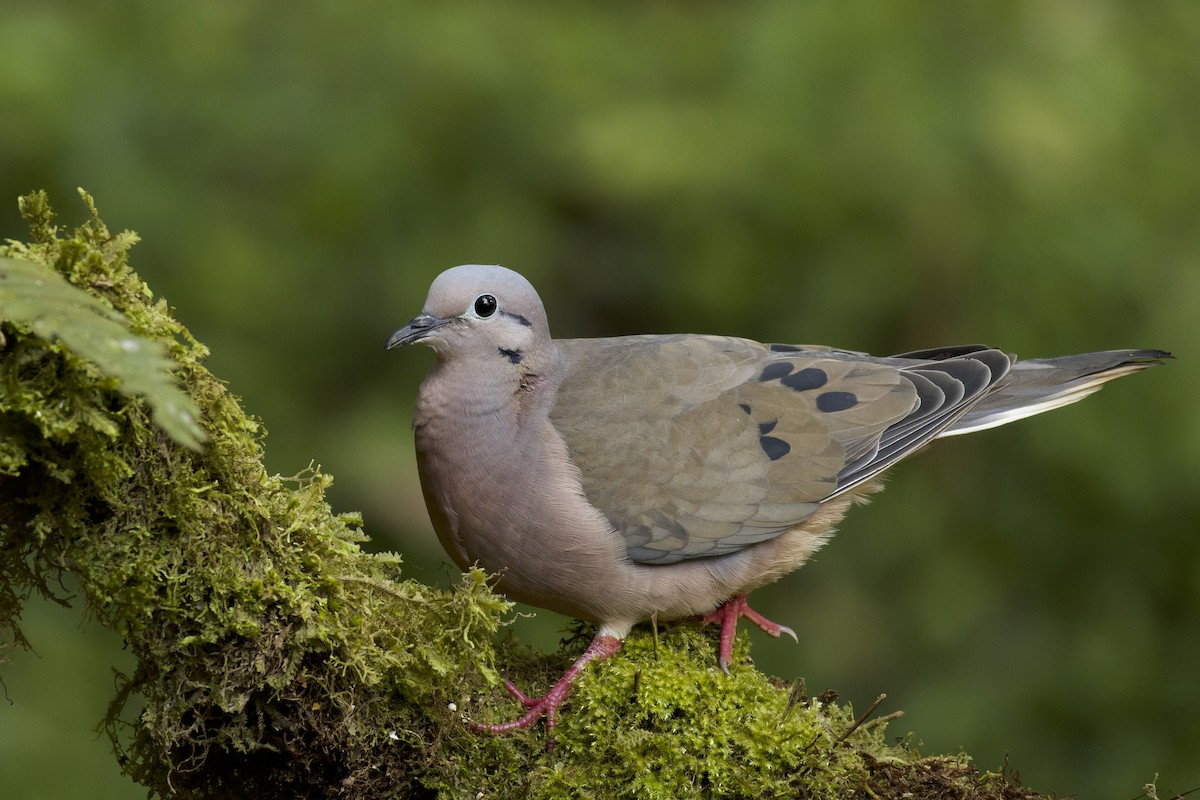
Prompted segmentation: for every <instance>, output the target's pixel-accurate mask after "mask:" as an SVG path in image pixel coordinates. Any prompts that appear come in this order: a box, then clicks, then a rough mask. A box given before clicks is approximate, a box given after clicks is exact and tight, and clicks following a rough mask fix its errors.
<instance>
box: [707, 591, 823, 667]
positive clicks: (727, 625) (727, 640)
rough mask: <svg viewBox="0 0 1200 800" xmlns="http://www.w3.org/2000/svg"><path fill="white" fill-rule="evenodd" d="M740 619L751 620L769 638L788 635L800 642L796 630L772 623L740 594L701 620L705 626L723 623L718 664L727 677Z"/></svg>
mask: <svg viewBox="0 0 1200 800" xmlns="http://www.w3.org/2000/svg"><path fill="white" fill-rule="evenodd" d="M739 619H748V620H750V621H751V622H753V623H754V624H755V625H757V626H758V627H759V628H760V629H761V630H762V632H763V633H765V634H767V635H768V636H774V637H775V638H777V639H778V638H779V634H781V633H786V634H787V635H788V636H790V637H792V638H793V639H795V640H796V641H797V642H798V641H800V640H799V639H798V638H797V637H796V632H795V631H794V630H792V629H791V628H789V627H787V626H786V625H780V624H779V623H776V622H772V621H771V620H769V619H767V618H766V617H764V616H763V615H762V614H759V613H758V612H757V611H755V610H754V609H752V608H751V607H750V605H749V604H748V603H747V602H746V595H744V594H739V595H738V596H737V597H731V598H729V599H728V600H726V601H725V602H724V603H722V604H721V605H719V606H717V608H716V610H715V611H710V612H708V613H707V614H705V615H704V616H703V617H701V618H700V621H701V622H703V623H704V624H705V625H707V624H709V623H710V622H719V623H721V648H720V650H719V651H718V657H717V664H719V665H720V667H721V669H722V670H724V671H725V674H726V675H728V674H729V665H730V664H732V663H733V637H734V635H735V634H737V623H738V620H739Z"/></svg>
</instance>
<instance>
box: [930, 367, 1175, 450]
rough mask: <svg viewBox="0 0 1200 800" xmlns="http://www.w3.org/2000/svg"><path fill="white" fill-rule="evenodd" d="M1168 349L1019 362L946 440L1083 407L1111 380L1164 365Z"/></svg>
mask: <svg viewBox="0 0 1200 800" xmlns="http://www.w3.org/2000/svg"><path fill="white" fill-rule="evenodd" d="M1167 358H1173V356H1172V355H1171V354H1170V353H1168V352H1166V351H1163V350H1107V351H1104V352H1101V353H1083V354H1080V355H1074V356H1060V357H1058V358H1033V359H1029V360H1028V361H1018V362H1017V363H1016V364H1015V365H1014V366H1013V368H1012V370H1011V371H1010V372H1009V373H1008V375H1007V376H1006V377H1005V379H1004V381H1003V382H1002V383H1000V384H998V385H997V388H996V389H995V390H994V391H993V392H991V393H990V394H988V395H987V396H986V397H984V398H983V399H982V400H980V401H979V402H978V403H976V404H975V405H974V406H972V408H971V410H970V411H968V412H967V413H965V414H963V416H962V417H961V418H959V420H958V421H957V422H955V423H954V424H953V425H951V426H950V427H949V428H947V429H946V430H944V431H942V433H941V434H940V435H939V438H941V437H942V436H957V435H958V434H960V433H973V432H975V431H982V430H987V429H988V428H994V427H996V426H997V425H1005V424H1007V423H1009V422H1014V421H1016V420H1018V419H1024V418H1025V417H1031V416H1033V415H1034V414H1040V413H1042V412H1043V411H1050V410H1051V409H1055V408H1061V407H1062V406H1065V405H1070V404H1071V403H1075V402H1078V401H1079V400H1082V399H1083V398H1085V397H1087V396H1088V395H1089V394H1092V393H1093V392H1096V391H1099V389H1100V387H1101V386H1103V385H1104V384H1106V383H1108V382H1109V381H1111V380H1115V379H1116V378H1120V377H1122V376H1124V375H1129V374H1130V373H1133V372H1140V371H1141V370H1144V369H1148V368H1150V367H1155V366H1158V365H1159V364H1161V363H1163V359H1167Z"/></svg>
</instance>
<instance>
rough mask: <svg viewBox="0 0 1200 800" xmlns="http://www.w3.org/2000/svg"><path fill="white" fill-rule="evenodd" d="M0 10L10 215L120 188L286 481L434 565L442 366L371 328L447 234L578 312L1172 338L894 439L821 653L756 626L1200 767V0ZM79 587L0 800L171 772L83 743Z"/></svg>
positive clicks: (4, 760)
mask: <svg viewBox="0 0 1200 800" xmlns="http://www.w3.org/2000/svg"><path fill="white" fill-rule="evenodd" d="M0 5H2V8H0V236H4V237H11V238H23V237H24V235H25V229H24V226H23V224H22V223H21V221H20V219H19V216H18V214H17V212H16V198H17V196H18V195H19V194H21V193H24V192H26V191H29V190H31V189H34V188H45V189H47V190H49V191H50V192H51V197H52V201H53V202H54V203H55V205H56V207H57V208H58V210H59V211H60V213H61V216H62V219H63V221H64V222H65V223H67V224H71V225H74V224H77V223H79V222H81V221H83V219H84V210H83V208H82V205H81V204H80V203H79V202H78V201H77V199H76V197H75V193H74V190H75V187H76V186H83V187H85V188H87V189H88V190H89V191H90V192H92V193H93V194H94V196H95V197H96V199H97V202H98V203H99V205H100V209H101V212H102V213H103V215H104V218H105V220H106V221H107V222H108V223H109V225H110V226H111V227H113V228H117V229H119V228H126V227H128V228H133V229H136V230H137V231H138V232H139V233H141V234H142V236H143V238H144V243H143V244H141V245H139V246H138V247H137V248H136V250H135V251H134V258H133V262H134V265H135V266H136V268H137V269H138V270H139V271H140V272H141V274H142V275H143V276H144V277H145V278H146V279H147V280H148V281H149V283H150V285H151V286H152V287H153V288H154V289H155V290H156V291H158V292H159V293H161V294H162V295H164V296H166V297H167V299H168V300H169V302H170V303H171V304H172V305H173V306H174V307H175V308H176V309H177V313H178V316H179V317H180V319H182V320H183V321H184V322H185V323H186V324H187V325H189V326H190V327H191V329H192V331H193V332H194V333H195V334H196V336H197V337H198V338H200V339H201V340H202V341H204V342H206V343H207V344H208V345H209V346H210V347H211V348H212V351H213V353H212V357H211V359H210V361H209V366H210V368H211V369H212V370H213V372H215V373H216V374H217V375H219V376H221V377H223V378H225V379H226V380H228V382H229V385H230V387H231V388H232V389H233V391H234V392H235V393H237V394H238V395H240V396H241V397H243V398H244V400H245V403H246V405H247V406H248V408H249V409H250V410H251V411H252V412H253V413H255V414H257V415H259V416H261V417H262V419H263V420H264V422H265V425H266V427H267V428H268V429H269V430H270V436H269V438H268V440H267V446H268V459H269V466H270V468H271V469H272V470H274V471H278V472H281V473H285V474H293V473H296V472H298V471H300V470H301V469H303V468H304V467H305V466H306V465H307V464H308V463H309V461H310V460H314V461H316V462H318V463H319V464H321V465H322V467H323V468H324V469H325V470H326V471H329V472H331V473H332V474H334V475H335V476H336V477H337V484H336V486H335V487H334V490H333V495H332V497H333V501H334V504H335V506H336V507H337V508H339V509H342V510H350V509H360V510H362V511H363V512H364V513H365V516H366V527H367V530H368V532H369V533H370V534H371V535H372V536H373V537H374V538H375V542H376V544H377V545H379V546H380V547H383V548H387V549H396V550H399V551H401V552H403V553H404V554H405V558H406V561H407V563H408V573H409V574H410V575H412V576H415V577H418V578H420V579H422V580H425V581H428V582H432V583H438V584H445V583H447V582H448V581H450V580H452V579H453V578H454V575H455V574H456V570H455V569H454V568H452V567H449V566H447V559H446V558H445V556H444V555H443V554H442V553H441V551H440V549H439V548H438V545H437V543H436V540H435V538H434V536H433V534H432V531H431V529H430V527H429V523H428V521H427V518H426V516H425V511H424V508H423V505H422V503H421V499H420V492H419V489H418V485H417V478H416V474H415V468H414V464H413V455H412V440H411V433H410V430H409V419H410V413H411V406H412V401H413V397H414V395H415V392H416V387H417V383H418V381H419V378H420V375H421V374H422V372H423V371H424V369H425V368H426V367H427V366H428V364H429V362H430V359H431V356H430V354H429V353H427V352H423V351H422V352H412V351H404V352H399V353H395V352H393V353H390V354H389V353H385V352H384V350H383V342H384V340H385V339H386V337H387V336H388V335H389V334H390V333H391V332H392V331H393V330H394V329H395V328H397V327H399V326H400V325H401V324H403V323H404V322H405V321H407V320H408V319H409V318H410V317H411V316H412V315H413V314H415V313H416V312H417V311H418V310H419V309H420V307H421V304H422V301H423V298H424V295H425V290H426V288H427V286H428V284H429V282H430V281H431V279H432V278H433V277H434V276H435V275H436V274H437V273H438V272H439V271H441V270H442V269H444V268H446V267H448V266H451V265H454V264H458V263H465V262H485V263H496V262H498V263H502V264H505V265H508V266H511V267H514V268H516V269H518V270H520V271H522V272H523V273H524V274H525V275H526V276H528V277H529V278H530V279H531V280H532V281H533V282H534V284H535V285H537V286H538V287H539V289H540V290H541V293H542V296H543V298H544V300H545V301H546V304H547V307H548V309H549V313H550V319H551V322H552V325H553V327H554V330H555V331H556V333H557V334H558V335H560V336H594V335H615V334H622V333H640V332H673V331H693V332H708V333H726V334H738V335H745V336H749V337H753V338H757V339H761V340H768V341H785V342H819V343H827V344H836V345H839V346H842V347H848V348H854V349H860V350H868V351H872V352H877V353H888V352H898V351H902V350H908V349H915V348H919V347H925V346H933V345H942V344H952V343H966V342H973V341H984V342H988V343H991V344H995V345H999V346H1002V347H1005V348H1007V349H1009V350H1011V351H1014V352H1016V353H1018V354H1021V355H1027V356H1037V355H1054V354H1062V353H1071V352H1081V351H1086V350H1098V349H1105V348H1114V347H1127V346H1131V347H1162V348H1166V349H1170V350H1174V351H1175V352H1176V353H1177V354H1178V355H1179V356H1180V357H1181V358H1180V360H1178V361H1177V362H1175V363H1172V364H1170V365H1169V366H1168V367H1166V368H1163V369H1158V370H1154V371H1152V372H1150V373H1146V374H1142V375H1138V376H1135V377H1132V378H1129V379H1126V380H1123V381H1121V382H1120V383H1118V384H1117V385H1114V386H1112V387H1110V388H1109V389H1107V390H1106V391H1105V392H1103V393H1102V394H1101V395H1099V396H1097V397H1095V398H1092V399H1089V400H1088V401H1086V402H1085V403H1083V404H1081V405H1079V406H1074V407H1072V408H1070V409H1067V410H1063V411H1058V412H1054V413H1053V414H1050V415H1047V416H1044V417H1038V418H1036V419H1033V420H1028V421H1025V422H1022V423H1020V424H1018V425H1014V426H1012V427H1006V428H1003V429H1000V430H995V431H988V432H984V433H980V434H978V435H973V436H970V437H964V438H961V439H954V440H951V441H947V442H944V443H941V444H939V445H938V446H937V447H935V448H933V449H932V450H931V451H930V452H928V453H926V454H923V455H922V456H921V457H920V458H919V459H916V460H914V461H913V462H912V463H910V464H904V465H903V466H901V467H900V468H899V469H897V470H896V471H895V473H894V475H893V478H892V481H891V485H890V488H889V490H888V491H887V492H885V493H884V494H883V495H882V496H880V497H879V498H878V499H877V501H876V502H875V503H874V505H873V506H871V507H870V508H866V509H858V510H856V511H855V512H853V513H852V514H851V515H850V517H849V518H848V519H847V520H846V522H845V523H844V524H843V525H842V527H841V533H840V535H839V536H838V537H837V538H836V539H835V540H834V541H833V543H832V544H831V545H830V546H829V547H828V548H827V549H826V550H825V551H823V552H822V553H821V554H820V555H819V556H818V557H817V559H816V560H815V562H814V563H812V564H810V565H809V566H808V567H806V568H805V569H803V570H801V571H800V572H798V573H796V574H794V575H792V576H789V577H788V578H786V579H784V580H783V581H781V582H779V583H778V584H776V585H774V586H772V587H770V588H769V589H767V590H764V591H761V592H759V593H758V595H757V602H756V607H758V609H759V610H760V611H763V612H764V613H766V614H767V615H768V616H770V617H773V618H775V619H777V620H779V621H780V622H784V623H786V624H789V625H791V626H793V627H794V628H796V629H797V631H799V632H800V634H801V644H800V646H799V647H797V646H796V645H794V644H792V643H791V642H789V641H773V640H769V639H767V638H766V637H764V636H761V635H759V634H757V633H755V634H754V640H753V645H754V657H755V660H756V662H757V664H758V666H759V667H760V668H762V669H764V670H766V671H768V672H771V673H773V674H775V675H778V676H780V677H782V678H785V679H792V678H795V677H797V676H804V677H805V678H806V679H807V684H808V686H809V688H810V690H812V691H818V690H820V689H823V688H825V687H833V688H836V689H837V690H839V691H840V692H841V693H842V695H843V697H845V698H848V699H850V700H852V701H853V702H854V704H855V706H856V707H858V708H865V707H866V706H867V705H868V704H869V703H870V702H871V701H872V700H873V699H874V698H875V696H876V695H878V694H879V693H881V692H886V693H887V695H888V699H887V701H886V703H885V704H884V706H883V708H882V710H881V713H886V712H890V711H893V710H897V709H904V710H905V711H907V716H906V717H905V718H903V719H902V720H900V721H898V722H896V723H893V725H892V726H891V731H892V732H893V733H895V734H896V735H898V736H901V735H903V734H904V733H905V732H906V731H910V730H911V731H915V732H916V738H917V739H918V740H919V741H920V742H921V743H922V745H921V749H922V750H923V751H926V752H939V751H947V752H955V751H957V750H958V749H959V748H962V749H964V750H965V751H967V752H969V753H971V754H972V755H973V756H974V757H975V758H976V759H977V761H978V763H979V765H980V766H981V767H982V768H985V769H989V768H990V769H996V768H998V767H999V766H1000V765H1001V764H1002V763H1003V762H1004V760H1005V758H1006V757H1007V758H1008V761H1009V763H1010V764H1011V765H1012V766H1013V767H1015V768H1016V769H1017V770H1018V771H1019V772H1020V775H1021V777H1022V778H1023V779H1024V780H1025V782H1027V783H1028V784H1030V785H1032V786H1034V787H1036V788H1039V789H1042V790H1044V791H1056V792H1059V793H1063V794H1067V793H1070V794H1076V795H1079V796H1082V797H1119V798H1129V797H1133V796H1134V795H1136V794H1137V793H1138V792H1140V791H1141V787H1142V785H1143V784H1144V783H1146V782H1147V781H1150V780H1152V779H1153V778H1154V776H1155V774H1156V773H1158V774H1159V775H1160V776H1161V778H1160V791H1163V792H1165V791H1167V790H1171V791H1183V790H1185V789H1189V788H1192V787H1194V786H1197V785H1200V679H1198V678H1197V675H1200V669H1198V665H1200V537H1198V536H1197V534H1198V533H1200V491H1198V490H1197V485H1196V482H1197V478H1200V414H1197V411H1196V400H1195V398H1197V397H1200V377H1198V373H1197V370H1196V363H1197V361H1196V359H1197V358H1200V347H1198V346H1197V345H1200V333H1198V332H1197V318H1198V317H1200V5H1197V4H1196V3H1194V2H1191V0H1180V1H1179V2H1151V3H1143V4H1126V3H1116V2H1102V1H1099V0H1098V1H1096V2H1034V1H1032V0H1030V1H1027V2H1015V3H1002V4H999V3H982V2H967V3H963V2H953V1H952V0H944V1H942V2H929V3H923V4H900V3H885V2H877V3H859V2H849V3H825V4H818V3H813V2H798V3H758V2H745V3H652V4H640V3H628V2H616V3H608V4H581V3H559V4H543V3H530V2H510V3H503V4H501V3H467V4H457V3H454V4H417V3H406V2H353V3H324V4H318V3H306V2H305V3H282V2H263V1H262V0H250V1H247V0H240V1H239V2H231V1H229V0H210V2H207V3H190V4H184V3H163V2H157V1H155V0H143V2H133V1H131V0H110V2H102V3H96V2H82V0H76V1H75V2H68V1H66V0H58V1H55V0H46V1H45V2H39V3H15V2H7V3H0ZM82 617H83V614H82V611H81V609H80V608H79V607H78V606H76V607H75V608H73V609H71V610H63V609H60V608H58V607H57V606H50V605H44V604H41V603H37V602H31V603H30V605H29V607H28V612H27V615H26V622H27V626H28V633H29V635H30V638H31V639H32V641H33V643H34V646H35V648H36V649H37V654H36V655H35V654H32V653H24V652H22V653H17V654H15V656H14V659H15V662H14V663H13V664H8V665H4V666H3V667H2V668H0V678H3V681H4V686H3V690H4V691H3V696H0V794H3V795H4V796H5V797H13V798H62V797H90V798H108V797H112V798H133V797H141V796H144V793H143V792H142V791H141V790H140V789H139V788H138V787H136V786H134V785H133V784H132V783H131V782H129V781H128V780H126V779H124V778H123V777H121V776H120V774H119V771H118V769H117V766H116V764H115V761H114V760H113V759H112V757H111V756H110V755H109V754H108V743H107V741H106V740H105V739H104V738H103V737H97V735H96V734H95V733H94V732H93V730H92V728H93V726H94V725H95V723H96V722H97V721H98V720H99V719H100V717H101V715H102V714H103V710H104V708H105V705H106V704H107V702H108V700H109V698H110V696H111V694H112V677H111V672H110V666H117V667H119V668H122V669H129V667H130V664H129V657H128V655H127V654H126V653H124V652H122V651H121V648H120V642H119V640H118V639H116V637H115V636H113V635H111V634H109V633H108V632H106V631H103V630H101V629H99V626H97V625H95V624H91V625H86V624H84V620H83V618H82ZM565 623H566V620H565V619H564V618H561V617H556V616H555V615H553V614H549V613H546V612H538V613H537V616H536V619H533V620H522V621H521V622H519V623H518V625H517V629H518V632H519V635H521V636H522V637H524V638H526V639H528V640H531V641H534V642H537V643H539V644H542V645H544V646H546V647H552V646H553V645H554V643H555V642H556V640H557V638H558V637H559V631H560V629H561V628H562V627H563V626H564V625H565ZM714 658H715V656H714Z"/></svg>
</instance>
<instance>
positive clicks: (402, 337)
mask: <svg viewBox="0 0 1200 800" xmlns="http://www.w3.org/2000/svg"><path fill="white" fill-rule="evenodd" d="M449 323H450V320H448V319H441V318H440V317H435V316H432V315H430V314H418V315H417V316H415V317H413V319H412V321H411V322H409V323H408V324H407V325H405V326H404V327H403V328H401V329H400V330H398V331H396V332H395V333H393V334H392V335H391V338H389V339H388V340H387V349H388V350H394V349H395V348H397V347H400V346H402V345H406V344H412V343H413V342H419V341H421V340H422V339H424V338H425V337H426V336H428V335H429V334H431V333H433V332H434V331H436V330H437V329H438V328H441V327H442V326H444V325H447V324H449Z"/></svg>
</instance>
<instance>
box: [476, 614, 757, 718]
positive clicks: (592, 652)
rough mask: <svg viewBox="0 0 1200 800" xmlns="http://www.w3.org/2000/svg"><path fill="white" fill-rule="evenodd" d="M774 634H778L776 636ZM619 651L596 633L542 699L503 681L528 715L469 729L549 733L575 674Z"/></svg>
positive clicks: (611, 639)
mask: <svg viewBox="0 0 1200 800" xmlns="http://www.w3.org/2000/svg"><path fill="white" fill-rule="evenodd" d="M776 635H778V634H776ZM620 649H621V640H620V639H618V638H617V637H615V636H609V635H607V634H603V633H600V634H596V638H595V639H593V640H592V643H591V644H590V645H588V648H587V650H584V651H583V655H581V656H580V657H579V658H577V659H576V660H575V663H574V664H572V665H571V666H570V668H569V669H568V670H567V671H566V672H565V673H563V676H562V677H561V678H559V679H558V683H556V684H554V686H552V687H551V688H550V691H548V692H546V694H545V695H543V696H542V697H529V696H527V695H526V694H525V693H524V692H522V691H521V690H520V689H518V688H517V686H516V684H515V683H513V682H512V681H508V680H506V681H505V682H504V688H505V689H508V692H509V694H511V695H512V696H513V697H515V698H517V699H518V700H520V701H521V704H522V705H524V706H525V707H526V708H528V709H529V713H527V714H525V716H523V717H519V718H518V719H514V720H513V721H512V722H498V723H494V724H488V723H486V722H472V723H469V724H470V726H471V727H472V728H474V729H475V730H477V731H483V732H485V733H507V732H508V731H511V730H516V729H517V728H529V727H532V726H533V725H534V724H536V723H537V721H538V720H540V719H545V720H546V729H547V730H548V731H553V730H554V726H555V725H556V724H557V723H558V707H559V706H560V705H561V704H562V702H563V701H564V700H566V699H567V695H568V694H570V693H571V683H572V682H573V681H574V680H575V678H576V677H578V675H579V673H580V672H581V671H582V670H583V668H584V667H586V666H587V665H588V664H590V663H591V662H593V661H603V660H604V659H606V658H608V657H609V656H611V655H612V654H613V653H615V652H617V651H618V650H620Z"/></svg>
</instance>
